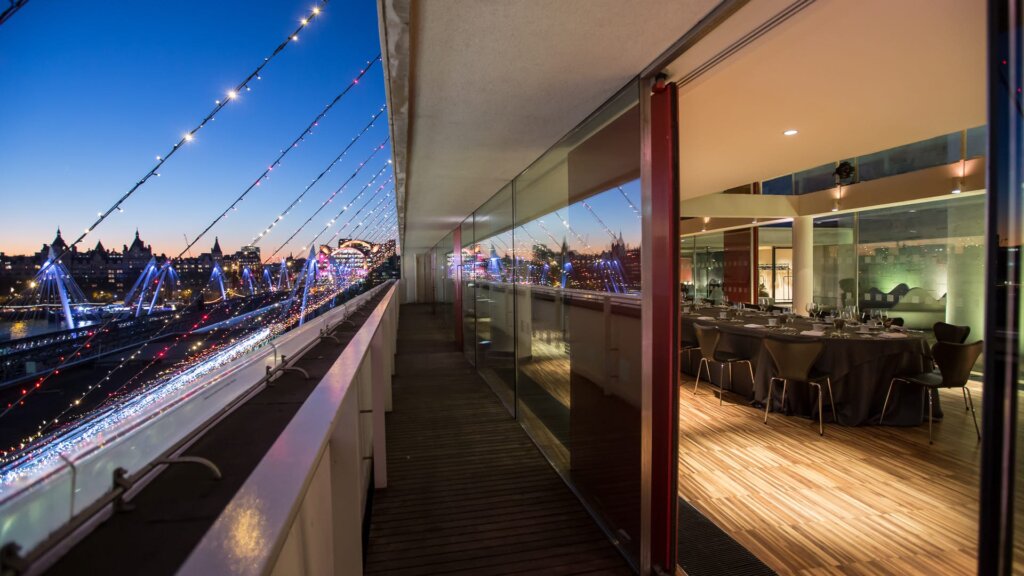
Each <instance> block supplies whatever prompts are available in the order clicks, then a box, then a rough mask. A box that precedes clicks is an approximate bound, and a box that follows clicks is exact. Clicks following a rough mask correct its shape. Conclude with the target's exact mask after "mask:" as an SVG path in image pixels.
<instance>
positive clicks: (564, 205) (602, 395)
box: [492, 86, 642, 561]
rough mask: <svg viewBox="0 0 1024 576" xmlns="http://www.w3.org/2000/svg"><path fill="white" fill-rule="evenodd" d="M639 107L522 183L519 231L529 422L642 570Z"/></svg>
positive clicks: (555, 153) (598, 121) (520, 394)
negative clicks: (640, 557)
mask: <svg viewBox="0 0 1024 576" xmlns="http://www.w3.org/2000/svg"><path fill="white" fill-rule="evenodd" d="M636 103H637V89H636V86H630V87H628V88H626V89H625V90H623V91H622V92H621V93H620V95H619V96H616V97H615V98H614V99H613V100H612V101H611V102H610V103H609V104H607V105H606V106H605V107H604V108H603V109H602V110H601V111H599V112H598V113H597V114H596V115H595V116H594V117H593V118H592V119H591V120H589V121H588V122H586V123H585V124H584V125H582V126H581V127H579V128H578V129H577V130H575V131H574V132H573V133H571V134H570V135H569V136H567V137H566V139H565V140H563V141H562V142H560V143H559V144H558V145H556V146H555V147H554V148H553V149H552V150H551V151H549V152H548V153H547V154H546V155H545V156H543V157H542V158H541V159H539V160H538V161H537V162H535V163H534V164H533V165H531V166H530V167H529V168H528V169H527V170H526V171H524V172H523V174H522V175H520V176H519V177H518V178H517V179H516V180H515V182H514V190H515V203H514V204H515V228H514V230H513V235H514V241H515V250H514V262H515V270H516V293H515V309H516V326H515V334H516V338H517V342H516V355H517V357H518V367H517V373H518V383H517V396H516V397H517V406H518V408H517V414H518V418H519V421H520V422H521V423H522V425H523V426H524V428H525V429H526V430H527V431H528V432H529V433H530V435H531V436H532V437H533V438H534V440H535V441H536V442H537V444H538V446H540V448H541V450H542V451H543V452H544V454H545V455H546V456H547V457H548V459H549V460H550V461H551V463H552V464H553V465H554V466H555V468H556V469H557V470H558V471H559V472H560V473H561V474H562V476H563V477H564V478H565V479H566V481H567V482H569V484H570V485H571V486H572V487H573V488H574V489H575V490H576V492H577V493H578V494H579V495H580V496H581V498H582V499H583V501H584V503H585V504H586V505H587V506H588V507H589V508H590V509H591V511H592V512H593V513H594V514H595V515H596V516H597V517H598V518H599V519H600V520H601V521H602V523H603V525H604V526H605V528H606V529H607V530H608V531H609V532H610V533H614V540H615V541H616V542H619V543H620V544H621V546H622V547H623V549H624V550H625V551H626V552H627V553H628V555H629V556H630V557H631V558H633V559H634V561H635V560H636V559H637V557H638V556H637V555H638V553H639V545H640V516H639V512H640V398H641V382H640V342H641V337H640V300H639V292H640V290H641V288H642V287H641V286H640V259H641V248H640V213H639V210H638V207H639V206H640V193H639V175H640V118H639V112H638V108H637V106H636ZM492 322H493V320H492Z"/></svg>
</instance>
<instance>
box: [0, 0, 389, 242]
mask: <svg viewBox="0 0 1024 576" xmlns="http://www.w3.org/2000/svg"><path fill="white" fill-rule="evenodd" d="M314 5H315V4H314V2H313V1H312V0H302V1H293V0H276V1H270V0H257V1H245V2H243V1H241V0H230V1H223V2H200V1H196V0H180V1H176V2H155V1H142V2H121V3H116V5H115V4H113V3H105V2H101V3H95V2H72V1H69V0H53V1H46V2H42V1H40V2H33V3H31V4H28V5H26V6H25V7H24V8H22V9H21V10H20V11H19V12H18V13H17V14H16V15H15V16H14V17H13V18H11V20H10V21H8V22H7V23H6V24H5V25H4V26H3V27H2V28H0V94H3V104H2V106H0V126H2V127H3V130H0V149H2V150H3V153H2V154H0V229H2V232H0V251H3V252H6V253H8V254H19V253H28V252H34V251H36V250H38V249H39V248H40V246H41V245H42V244H43V243H44V242H50V240H51V239H52V238H53V235H54V231H55V229H56V228H57V227H58V226H60V227H61V228H62V229H63V231H64V237H65V239H66V240H68V241H70V240H71V239H73V238H75V237H77V236H78V234H79V233H80V232H81V231H82V230H83V229H84V228H85V227H87V226H89V225H90V224H91V223H92V222H93V220H94V219H95V217H96V213H97V212H98V211H101V210H105V209H106V208H107V207H109V206H110V205H111V204H113V202H114V201H115V200H116V199H117V198H118V197H119V196H120V195H121V194H123V193H124V192H126V191H127V190H128V189H129V188H130V187H131V186H132V184H133V183H134V182H136V181H137V180H138V179H140V178H141V177H142V176H143V175H144V174H145V173H146V172H147V171H148V170H149V169H150V168H151V167H152V165H153V164H154V163H155V157H156V156H157V155H158V154H164V153H165V152H166V151H167V150H168V149H170V147H171V146H172V145H173V144H174V143H175V142H177V140H178V139H179V138H180V137H181V136H182V135H183V134H184V133H185V132H187V131H188V130H190V129H191V128H193V127H194V126H195V125H197V124H198V122H199V121H200V120H201V119H202V117H203V116H205V115H206V114H207V112H209V111H210V109H211V108H212V107H213V105H214V101H215V100H216V99H223V98H224V97H225V94H226V93H227V91H228V90H229V89H231V88H232V87H234V86H235V85H237V84H238V83H239V82H241V81H242V80H243V79H244V78H245V77H246V76H247V75H248V74H249V72H250V71H252V70H253V69H254V68H255V67H256V66H257V65H258V64H259V62H260V61H261V60H262V59H263V58H264V57H265V56H269V55H270V53H271V52H272V51H273V49H274V48H275V47H276V46H277V45H278V44H279V43H280V42H281V41H282V40H284V39H285V37H286V36H287V35H288V34H289V33H290V32H292V31H293V30H294V29H295V28H296V27H297V26H298V23H299V20H300V19H301V18H303V17H304V16H307V15H308V14H309V13H310V10H311V9H312V8H313V6H314ZM379 51H380V42H379V37H378V34H377V13H376V6H375V3H374V2H371V1H369V0H366V1H359V2H341V1H336V2H331V3H330V4H328V5H327V7H326V8H325V10H324V11H323V13H322V14H321V16H320V17H319V18H317V19H316V20H314V21H313V22H312V23H311V24H310V26H309V27H307V28H306V30H305V31H304V32H303V33H302V35H301V36H300V38H299V40H298V42H296V43H293V44H290V45H289V46H288V47H287V48H285V50H284V52H283V53H281V54H280V55H279V56H278V57H277V58H275V59H274V61H273V62H271V63H270V65H269V66H268V67H267V68H265V69H264V71H263V73H262V80H261V81H258V82H255V83H254V84H253V85H252V91H251V92H246V93H243V94H242V95H241V97H240V98H239V99H238V100H237V101H234V102H232V103H231V104H229V105H228V106H227V107H225V108H224V109H223V110H222V111H221V112H220V113H219V114H218V116H217V119H216V121H214V122H212V123H211V124H209V125H207V127H205V128H204V129H203V130H201V131H200V132H199V133H198V135H197V136H196V139H195V140H194V141H193V142H191V143H189V144H187V149H185V150H182V151H180V152H178V153H177V154H175V156H174V157H173V158H171V159H170V160H169V161H168V162H167V163H166V164H165V165H164V167H163V168H162V169H161V170H160V173H161V177H160V178H155V179H152V180H151V181H150V182H149V183H147V184H146V185H145V186H143V187H142V188H141V189H140V190H139V192H137V193H136V194H135V196H133V197H132V198H131V199H130V200H129V201H128V202H127V203H126V204H125V205H124V208H125V211H124V212H123V213H114V214H113V215H112V216H111V217H110V218H109V219H108V220H107V221H106V222H104V223H103V224H102V225H101V226H100V227H98V228H97V229H96V230H95V231H94V232H93V233H92V234H91V235H90V236H89V237H88V238H87V239H86V240H85V241H84V242H83V246H82V248H91V247H92V246H94V245H95V243H96V241H97V240H102V241H103V244H104V245H105V246H106V247H107V248H117V249H120V247H121V245H122V244H127V243H130V242H131V239H132V237H133V235H134V233H135V229H136V227H138V229H139V230H140V232H141V235H142V238H143V239H144V240H145V241H147V242H150V243H152V245H153V247H154V249H155V250H156V251H158V252H167V253H171V254H172V255H173V254H177V252H178V251H179V250H181V249H182V248H184V246H185V240H184V238H183V236H182V235H183V233H184V234H187V235H188V237H189V238H190V239H192V238H194V237H195V235H196V234H198V233H199V232H200V231H202V229H203V228H205V227H206V225H207V224H208V223H209V222H210V221H211V220H212V219H213V218H214V217H215V216H216V215H217V214H219V213H220V212H221V211H222V210H223V209H224V208H226V207H227V206H228V204H229V203H230V202H231V201H232V200H233V199H234V198H235V197H236V196H238V195H239V194H240V193H241V192H242V191H243V190H244V189H245V188H246V187H247V186H248V185H249V184H250V183H251V182H252V181H253V180H255V179H256V177H257V176H259V174H260V173H261V172H262V171H263V169H264V168H265V167H266V166H267V165H269V164H270V163H271V162H272V161H273V160H274V159H275V158H276V157H277V155H278V154H279V152H280V150H281V149H282V148H284V147H285V146H287V145H288V144H289V143H290V142H291V141H292V140H293V139H294V138H295V137H296V136H298V135H299V134H300V133H301V132H302V130H303V129H304V128H305V127H306V125H307V124H308V123H309V122H310V121H311V120H312V119H313V118H314V117H315V116H316V115H317V114H318V113H319V112H320V111H321V110H322V109H323V107H324V106H325V105H327V103H329V102H330V101H331V100H332V99H333V98H334V97H335V96H336V95H337V94H338V93H339V92H340V91H341V90H342V89H344V87H345V86H346V85H348V84H349V83H350V82H351V81H352V79H353V78H355V77H356V75H357V74H358V73H359V70H360V68H361V67H363V66H364V65H365V63H366V61H367V60H369V59H372V58H374V57H375V56H376V55H377V54H378V52H379ZM382 104H384V83H383V76H382V73H381V68H380V66H379V64H378V65H375V66H374V68H373V70H372V71H371V72H370V73H368V74H367V75H366V76H365V77H364V79H363V81H361V82H360V84H359V85H358V86H356V87H355V88H353V89H352V90H351V91H350V92H349V93H348V95H346V96H345V98H344V99H343V100H342V101H341V102H339V103H338V104H337V105H336V106H335V107H334V109H333V110H332V112H331V113H329V114H328V115H327V117H326V118H325V119H324V120H323V121H322V122H321V123H320V125H319V128H318V129H315V130H314V132H313V134H312V136H310V137H307V139H306V141H305V142H304V143H303V144H302V145H300V146H299V148H298V149H296V150H294V151H292V152H290V153H289V155H288V156H287V157H286V158H285V160H284V162H283V164H282V165H281V167H279V168H278V169H276V170H275V171H274V172H273V176H272V178H270V180H269V181H267V182H266V183H264V184H263V185H261V186H260V187H259V188H257V189H255V190H254V191H253V192H252V193H251V194H250V195H249V196H248V197H247V199H246V200H245V201H244V202H243V203H242V204H240V205H239V207H238V211H237V212H234V213H232V214H231V215H230V216H229V217H228V218H227V219H226V220H225V221H224V222H222V223H221V224H219V225H218V226H217V227H215V228H214V229H213V230H212V231H211V232H210V236H209V238H208V239H204V240H202V241H201V242H199V244H198V245H197V246H196V248H195V249H194V252H198V251H208V250H209V248H210V246H211V245H212V244H213V236H214V235H216V236H219V237H220V241H221V245H222V246H223V247H224V249H225V250H231V251H234V250H235V249H237V248H238V247H239V246H241V245H243V244H247V243H248V242H249V241H250V240H251V239H252V237H253V236H254V235H255V234H257V233H258V232H259V231H260V230H261V229H263V228H264V227H265V226H266V225H268V224H269V223H270V222H271V221H272V220H273V219H274V217H276V216H277V214H279V213H280V212H281V211H282V210H283V209H284V208H285V207H286V206H287V205H288V204H289V203H290V202H291V200H292V199H293V198H294V197H295V196H297V195H298V194H299V193H300V192H301V191H302V189H303V188H304V187H305V186H306V185H307V184H309V182H310V181H312V179H313V178H314V177H315V176H316V175H317V174H319V173H320V171H321V170H323V169H324V168H325V167H326V166H327V165H328V164H329V163H330V161H331V160H332V159H333V158H334V157H335V156H336V155H337V154H338V153H339V152H340V151H341V149H342V148H343V147H344V146H345V145H346V144H347V143H348V142H349V141H350V140H351V139H352V137H354V136H355V135H356V134H357V133H358V132H359V130H360V129H362V128H363V127H364V126H365V125H366V123H367V122H368V121H369V120H370V118H371V116H372V115H373V114H374V113H375V112H376V111H377V110H378V109H379V108H380V106H381V105H382ZM385 118H386V115H385V116H382V117H381V119H380V120H379V121H378V122H377V123H376V124H375V126H374V128H373V129H371V130H370V131H369V132H367V133H366V135H364V136H363V137H362V138H361V139H360V141H359V143H358V144H356V145H355V146H354V147H353V148H352V150H351V151H350V152H349V153H348V155H347V156H346V157H345V159H344V160H342V161H341V162H340V163H339V164H338V165H336V167H335V168H334V170H333V171H332V172H331V174H329V175H328V176H327V177H325V178H324V179H323V180H322V181H321V182H320V183H318V184H317V185H316V186H315V187H314V188H312V189H311V190H310V192H309V193H308V194H307V196H306V199H305V200H304V201H303V202H302V203H301V204H299V206H297V207H296V208H295V209H294V211H293V212H292V213H291V214H290V215H289V216H288V217H287V218H286V219H285V220H284V221H283V222H282V224H280V225H279V226H278V227H277V228H275V230H274V231H273V232H272V234H271V235H270V236H268V237H267V238H266V239H265V240H264V241H263V242H261V247H263V249H264V251H265V252H268V253H269V252H270V251H273V249H274V248H276V247H277V246H278V245H279V244H280V243H281V242H282V241H284V239H286V238H287V237H288V236H289V235H291V233H292V232H293V231H294V230H295V228H296V227H297V226H298V225H299V224H300V223H301V222H303V221H304V220H305V219H306V218H307V217H308V216H309V215H310V214H312V213H313V211H314V210H315V209H316V207H318V206H319V205H320V203H321V202H322V201H323V200H325V199H326V198H327V197H328V195H329V194H330V193H331V192H332V191H333V190H335V189H336V188H337V187H338V186H339V185H340V184H341V183H342V182H343V181H345V180H346V179H347V178H348V177H349V176H350V175H351V174H352V172H353V171H354V170H355V168H356V166H357V165H358V163H359V162H360V161H362V160H363V159H365V158H366V157H367V156H368V155H369V154H370V152H371V151H372V149H373V147H375V146H377V145H379V144H380V143H381V142H382V141H383V140H384V139H385V138H386V137H387V135H388V129H387V122H386V120H385ZM388 158H390V148H388V149H386V150H384V151H382V152H381V153H379V154H377V156H376V157H375V158H374V159H373V161H372V162H370V164H368V165H367V167H366V168H365V169H364V170H363V172H361V173H360V175H359V176H358V177H357V178H356V179H355V180H353V182H352V184H350V185H349V186H348V188H347V190H348V191H347V192H346V193H344V194H343V195H340V196H339V197H338V198H337V199H336V200H335V202H334V204H333V205H332V206H331V207H330V208H328V209H325V210H324V211H323V212H322V213H321V214H320V215H318V216H317V218H316V219H314V221H313V222H312V223H311V224H310V225H309V226H308V227H307V229H306V230H305V231H304V232H303V233H302V234H300V235H299V236H298V237H296V239H295V241H294V242H293V243H292V245H293V248H294V250H295V251H298V249H299V247H300V246H301V244H302V243H305V242H308V241H309V239H310V238H311V237H312V236H313V235H314V234H315V233H316V231H318V230H319V229H321V228H322V227H323V225H324V224H325V223H326V221H327V220H329V219H330V218H331V217H333V216H334V215H335V214H336V213H337V211H338V210H340V207H341V206H342V205H343V203H344V202H348V201H349V200H350V199H351V198H352V197H353V196H355V193H356V192H357V191H358V190H359V188H361V187H362V186H363V184H365V183H366V182H367V181H368V180H369V178H370V176H371V175H372V174H374V173H375V172H377V171H378V170H379V169H380V168H381V167H382V165H383V163H384V162H385V161H386V160H387V159H388ZM364 198H365V197H364ZM361 203H362V200H361V201H360V202H359V203H358V204H357V205H356V207H358V206H359V204H361ZM353 210H354V208H353ZM268 249H269V250H268Z"/></svg>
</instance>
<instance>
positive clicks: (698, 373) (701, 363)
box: [693, 356, 711, 396]
mask: <svg viewBox="0 0 1024 576" xmlns="http://www.w3.org/2000/svg"><path fill="white" fill-rule="evenodd" d="M707 362H708V359H707V358H704V357H703V356H702V357H701V359H700V363H699V364H697V381H696V382H694V383H693V395H694V396H696V395H697V386H698V385H700V371H701V370H703V369H704V366H705V365H706V364H707ZM710 379H711V368H708V380H710Z"/></svg>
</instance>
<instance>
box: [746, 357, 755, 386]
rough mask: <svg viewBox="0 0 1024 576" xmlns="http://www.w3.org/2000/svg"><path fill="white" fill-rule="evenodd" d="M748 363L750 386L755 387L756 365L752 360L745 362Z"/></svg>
mask: <svg viewBox="0 0 1024 576" xmlns="http://www.w3.org/2000/svg"><path fill="white" fill-rule="evenodd" d="M744 362H746V363H747V370H749V371H750V385H751V386H753V385H754V364H753V363H752V362H751V361H750V360H744Z"/></svg>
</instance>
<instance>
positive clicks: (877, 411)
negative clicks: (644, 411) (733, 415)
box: [680, 307, 942, 426]
mask: <svg viewBox="0 0 1024 576" xmlns="http://www.w3.org/2000/svg"><path fill="white" fill-rule="evenodd" d="M723 316H725V317H724V318H723ZM772 319H774V320H775V321H774V322H772V321H771V320H772ZM680 320H681V331H682V340H683V342H684V344H689V345H696V343H697V337H696V333H695V331H694V328H693V327H694V324H700V325H702V326H713V327H716V328H718V329H719V332H720V333H721V337H720V339H719V343H718V349H719V350H721V351H723V352H727V353H732V355H735V356H738V357H741V358H745V359H749V360H750V361H751V363H752V367H753V371H754V379H753V381H751V380H750V376H749V373H748V371H747V370H746V367H745V366H743V365H742V364H739V365H736V366H735V367H734V368H733V370H732V378H731V381H730V375H729V371H728V370H722V369H721V365H720V364H718V363H712V366H711V369H710V372H711V375H710V376H711V381H712V382H713V383H714V384H715V385H718V384H722V385H723V387H724V389H725V390H730V391H731V392H732V393H733V394H737V395H739V396H741V397H743V398H745V399H746V400H747V402H748V403H750V404H752V405H754V406H757V407H762V408H763V407H764V403H765V401H766V400H767V397H768V384H769V381H770V380H771V378H772V377H774V376H775V375H776V369H775V364H774V362H773V361H772V358H771V355H770V354H769V353H768V350H767V348H766V347H765V346H764V341H765V339H766V338H776V339H780V340H789V341H802V342H806V341H808V340H823V341H824V342H825V346H824V349H823V351H822V353H821V355H820V356H819V357H818V359H817V361H816V362H815V365H814V371H815V372H818V373H822V374H826V375H828V376H829V377H830V378H831V380H832V390H833V395H834V397H835V408H836V413H837V415H838V419H839V422H838V423H839V424H842V425H846V426H860V425H865V424H877V423H878V422H879V418H880V416H881V415H882V407H883V404H884V403H885V395H886V392H887V390H888V389H889V383H890V382H891V381H892V379H893V377H896V376H900V375H909V374H917V373H920V372H925V371H927V370H929V369H930V366H931V357H930V352H929V348H928V343H927V341H926V339H925V336H924V334H923V333H920V332H890V331H888V330H885V329H882V328H881V327H878V328H871V329H869V330H868V331H867V332H863V331H861V329H860V328H859V327H856V328H854V327H846V328H845V329H844V330H837V329H835V328H833V327H831V326H828V327H827V328H826V327H823V325H822V323H820V322H818V321H815V320H812V319H810V318H805V317H799V316H793V315H782V314H778V313H776V314H770V313H766V312H760V311H757V310H751V309H745V310H742V311H737V310H735V309H727V308H724V307H714V308H692V309H687V308H684V309H683V313H682V314H681V317H680ZM783 321H784V323H783ZM776 323H778V324H779V325H777V326H771V325H770V324H776ZM815 324H818V325H817V326H815ZM815 328H817V330H815ZM700 358H701V352H700V350H692V351H690V352H682V353H681V355H680V365H681V367H682V370H684V371H685V372H686V373H688V374H690V375H696V373H697V369H698V367H699V363H700ZM707 378H708V370H704V371H703V372H702V374H701V380H702V381H707ZM722 380H724V382H722ZM683 393H686V390H684V391H683ZM825 393H826V394H827V392H825ZM816 394H817V390H816V388H814V387H812V386H810V385H808V384H807V383H803V382H790V383H789V385H788V391H787V396H786V401H785V405H783V402H782V387H781V386H778V385H776V386H775V391H774V393H773V398H772V411H783V412H785V413H787V414H792V415H801V416H807V417H812V418H815V419H816V418H817V417H818V414H817V397H816ZM933 399H934V402H936V405H935V408H934V416H935V417H936V418H941V417H942V409H941V407H940V406H939V405H938V403H937V402H938V398H937V395H933ZM727 400H728V397H727ZM823 400H824V402H823V405H824V406H825V408H824V410H825V419H826V421H830V420H831V419H832V418H831V416H832V411H831V410H830V409H829V407H828V396H827V395H826V397H825V398H824V399H823ZM926 414H927V400H926V396H925V395H924V392H923V390H922V389H921V388H920V387H915V386H913V385H910V384H904V385H902V386H895V387H894V388H893V392H892V398H891V399H890V401H889V407H888V408H887V409H886V415H885V422H884V423H885V424H886V425H890V424H891V425H904V426H910V425H918V424H921V423H922V422H923V421H925V420H926V418H927V416H926Z"/></svg>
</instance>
